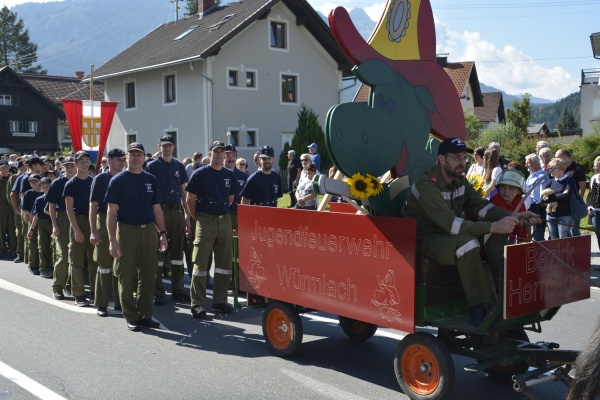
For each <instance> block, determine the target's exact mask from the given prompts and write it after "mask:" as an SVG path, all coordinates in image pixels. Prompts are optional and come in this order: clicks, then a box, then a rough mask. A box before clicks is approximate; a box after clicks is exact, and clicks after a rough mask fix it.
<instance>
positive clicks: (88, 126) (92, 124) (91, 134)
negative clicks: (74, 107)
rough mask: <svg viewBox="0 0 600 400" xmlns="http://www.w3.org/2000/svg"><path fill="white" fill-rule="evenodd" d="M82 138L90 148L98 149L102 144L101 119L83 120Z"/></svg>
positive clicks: (85, 118) (84, 118)
mask: <svg viewBox="0 0 600 400" xmlns="http://www.w3.org/2000/svg"><path fill="white" fill-rule="evenodd" d="M81 138H82V139H83V142H84V143H85V144H86V145H87V146H88V147H89V148H92V149H93V148H96V147H98V145H99V144H100V119H99V118H98V119H94V118H87V117H82V118H81Z"/></svg>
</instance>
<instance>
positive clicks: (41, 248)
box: [27, 178, 54, 279]
mask: <svg viewBox="0 0 600 400" xmlns="http://www.w3.org/2000/svg"><path fill="white" fill-rule="evenodd" d="M39 186H40V189H41V191H42V192H43V194H42V195H41V196H38V197H37V198H36V199H35V202H34V203H33V208H32V210H31V214H32V215H33V218H32V220H31V227H30V228H29V232H28V233H27V238H28V239H29V240H34V239H37V248H38V257H39V267H40V270H39V272H40V275H41V276H42V278H46V279H52V274H53V272H54V271H53V269H54V268H53V266H52V221H51V220H50V216H49V215H48V214H46V213H45V212H44V209H45V208H46V195H47V194H48V189H49V188H50V178H42V179H40V181H39ZM36 232H37V238H34V237H33V236H34V235H35V234H36Z"/></svg>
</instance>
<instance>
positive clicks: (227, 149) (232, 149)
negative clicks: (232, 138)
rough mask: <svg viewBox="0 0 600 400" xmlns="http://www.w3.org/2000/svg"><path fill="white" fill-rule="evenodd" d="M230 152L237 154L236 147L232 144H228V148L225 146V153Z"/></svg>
mask: <svg viewBox="0 0 600 400" xmlns="http://www.w3.org/2000/svg"><path fill="white" fill-rule="evenodd" d="M228 151H233V152H234V153H237V150H236V149H235V146H234V145H232V144H228V145H227V146H225V152H228Z"/></svg>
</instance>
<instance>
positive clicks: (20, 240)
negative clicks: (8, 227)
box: [13, 213, 27, 261]
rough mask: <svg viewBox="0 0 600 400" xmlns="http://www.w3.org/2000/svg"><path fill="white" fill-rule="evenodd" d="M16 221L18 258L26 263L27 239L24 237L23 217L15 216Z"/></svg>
mask: <svg viewBox="0 0 600 400" xmlns="http://www.w3.org/2000/svg"><path fill="white" fill-rule="evenodd" d="M13 214H14V213H13ZM14 219H15V237H16V238H17V249H16V251H17V256H19V258H20V259H21V260H23V261H25V242H26V240H27V239H26V238H24V237H23V217H22V214H21V215H16V214H14Z"/></svg>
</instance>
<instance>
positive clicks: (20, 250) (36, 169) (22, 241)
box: [10, 157, 44, 263]
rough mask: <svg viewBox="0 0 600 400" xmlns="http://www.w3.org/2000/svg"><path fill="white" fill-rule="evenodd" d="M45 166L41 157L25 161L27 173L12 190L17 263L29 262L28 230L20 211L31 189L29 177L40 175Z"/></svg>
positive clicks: (17, 179)
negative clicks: (27, 247)
mask: <svg viewBox="0 0 600 400" xmlns="http://www.w3.org/2000/svg"><path fill="white" fill-rule="evenodd" d="M43 165H44V162H43V161H42V160H41V159H40V158H39V157H31V158H30V159H29V160H23V164H22V166H24V167H26V168H27V172H24V173H22V174H21V175H19V177H18V178H16V179H15V181H14V184H13V186H12V189H11V193H10V199H11V204H12V206H13V210H14V212H15V214H16V215H17V217H16V218H15V222H16V223H15V226H16V235H17V257H16V258H15V260H14V261H15V262H16V263H19V262H23V261H25V262H27V260H26V259H25V258H26V257H27V250H26V246H27V229H25V228H26V227H25V226H24V224H23V215H22V214H21V210H20V203H21V199H22V198H23V194H24V193H25V192H26V191H28V190H29V189H31V185H30V184H29V175H30V174H39V173H40V172H41V171H42V166H43Z"/></svg>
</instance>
